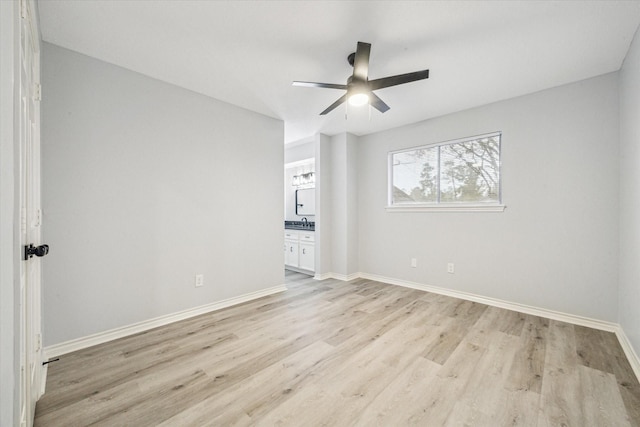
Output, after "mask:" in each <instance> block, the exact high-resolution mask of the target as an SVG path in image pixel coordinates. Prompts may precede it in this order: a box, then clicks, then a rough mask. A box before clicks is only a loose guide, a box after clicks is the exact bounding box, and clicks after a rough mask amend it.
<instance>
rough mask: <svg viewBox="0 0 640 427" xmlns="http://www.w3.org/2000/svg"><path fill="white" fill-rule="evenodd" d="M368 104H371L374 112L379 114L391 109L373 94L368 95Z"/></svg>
mask: <svg viewBox="0 0 640 427" xmlns="http://www.w3.org/2000/svg"><path fill="white" fill-rule="evenodd" d="M369 104H371V105H372V106H373V107H374V108H375V109H376V110H378V111H380V112H381V113H384V112H385V111H388V110H389V109H390V108H391V107H389V106H388V105H387V104H385V103H384V101H383V100H382V99H380V98H379V97H378V95H376V94H375V93H373V92H371V93H370V94H369Z"/></svg>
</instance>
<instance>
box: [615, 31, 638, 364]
mask: <svg viewBox="0 0 640 427" xmlns="http://www.w3.org/2000/svg"><path fill="white" fill-rule="evenodd" d="M639 165H640V35H639V34H638V33H636V35H635V38H634V40H633V42H632V44H631V47H630V49H629V53H628V54H627V57H626V58H625V60H624V64H623V66H622V70H621V71H620V318H619V322H620V324H621V325H622V328H623V329H624V331H625V333H626V335H627V337H629V340H630V341H631V343H632V345H633V347H634V349H635V351H636V353H638V354H640V262H639V260H640V167H639Z"/></svg>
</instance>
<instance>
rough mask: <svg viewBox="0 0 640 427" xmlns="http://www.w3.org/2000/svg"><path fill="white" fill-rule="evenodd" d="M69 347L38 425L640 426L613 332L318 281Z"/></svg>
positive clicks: (291, 276) (55, 366) (631, 380)
mask: <svg viewBox="0 0 640 427" xmlns="http://www.w3.org/2000/svg"><path fill="white" fill-rule="evenodd" d="M286 278H287V285H288V287H289V290H288V291H286V292H283V293H280V294H277V295H272V296H269V297H265V298H261V299H259V300H255V301H251V302H248V303H245V304H241V305H238V306H234V307H230V308H227V309H224V310H220V311H216V312H213V313H210V314H206V315H202V316H199V317H195V318H192V319H188V320H184V321H181V322H178V323H174V324H172V325H168V326H165V327H161V328H157V329H154V330H151V331H147V332H144V333H141V334H137V335H134V336H130V337H127V338H122V339H119V340H116V341H112V342H110V343H106V344H103V345H99V346H95V347H92V348H88V349H85V350H81V351H77V352H75V353H71V354H67V355H64V356H62V357H61V358H60V361H58V362H54V363H51V364H50V366H49V374H48V379H47V391H46V393H45V394H44V396H43V397H42V398H41V400H40V401H39V402H38V404H37V408H36V422H35V425H36V426H65V427H70V426H88V425H99V426H136V427H138V426H156V425H160V426H227V425H259V426H273V425H278V426H279V425H288V426H317V425H336V426H351V425H354V426H396V425H408V424H409V425H421V426H442V425H444V426H492V427H493V426H507V425H508V426H515V425H518V426H580V427H583V426H598V427H599V426H629V425H631V426H640V385H639V384H638V380H637V378H636V377H635V376H634V374H633V371H632V370H631V367H630V365H629V362H628V361H627V359H626V358H625V356H624V354H623V352H622V349H621V347H620V345H619V343H618V341H617V339H616V337H615V335H614V334H612V333H609V332H602V331H597V330H594V329H589V328H585V327H580V326H574V325H570V324H567V323H562V322H557V321H553V320H548V319H544V318H540V317H536V316H530V315H526V314H521V313H517V312H513V311H508V310H503V309H499V308H494V307H489V306H486V305H482V304H478V303H474V302H469V301H464V300H459V299H455V298H450V297H446V296H441V295H436V294H432V293H427V292H422V291H417V290H411V289H406V288H402V287H398V286H392V285H386V284H382V283H378V282H373V281H367V280H362V279H359V280H355V281H352V282H346V283H345V282H340V281H335V280H325V281H321V282H318V281H315V280H313V279H312V278H309V277H308V276H304V275H302V274H298V273H291V272H287V275H286Z"/></svg>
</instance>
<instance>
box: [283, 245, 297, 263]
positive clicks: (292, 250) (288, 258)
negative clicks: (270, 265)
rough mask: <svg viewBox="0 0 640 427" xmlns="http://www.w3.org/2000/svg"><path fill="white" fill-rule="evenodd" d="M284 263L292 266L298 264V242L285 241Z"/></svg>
mask: <svg viewBox="0 0 640 427" xmlns="http://www.w3.org/2000/svg"><path fill="white" fill-rule="evenodd" d="M284 250H285V254H284V263H285V264H286V265H290V266H292V267H297V266H298V242H292V241H286V242H284Z"/></svg>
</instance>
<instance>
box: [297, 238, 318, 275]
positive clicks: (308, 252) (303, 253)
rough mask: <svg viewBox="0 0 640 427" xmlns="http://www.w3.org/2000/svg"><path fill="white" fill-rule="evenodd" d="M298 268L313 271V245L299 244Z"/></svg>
mask: <svg viewBox="0 0 640 427" xmlns="http://www.w3.org/2000/svg"><path fill="white" fill-rule="evenodd" d="M299 262H300V263H299V266H300V268H304V269H305V270H309V271H314V270H315V268H316V266H315V246H314V244H313V243H311V244H308V243H300V259H299Z"/></svg>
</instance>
